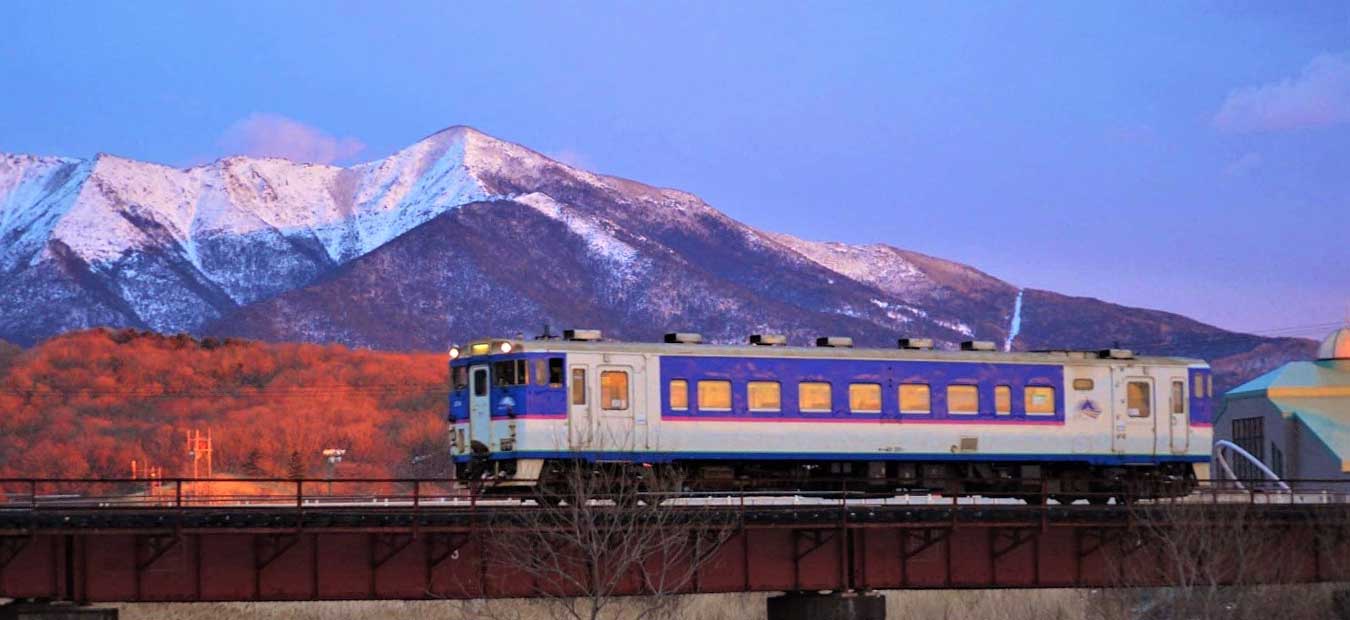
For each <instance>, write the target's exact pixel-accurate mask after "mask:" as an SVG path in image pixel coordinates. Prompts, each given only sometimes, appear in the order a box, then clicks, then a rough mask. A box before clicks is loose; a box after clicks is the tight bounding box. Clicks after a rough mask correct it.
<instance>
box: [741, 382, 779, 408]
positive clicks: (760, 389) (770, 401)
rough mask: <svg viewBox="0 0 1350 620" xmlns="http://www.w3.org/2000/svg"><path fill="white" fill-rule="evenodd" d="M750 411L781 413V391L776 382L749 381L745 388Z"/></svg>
mask: <svg viewBox="0 0 1350 620" xmlns="http://www.w3.org/2000/svg"><path fill="white" fill-rule="evenodd" d="M745 391H746V395H748V396H749V397H750V410H751V411H781V410H782V409H783V393H782V392H783V389H782V386H781V385H779V384H778V382H777V381H751V382H749V383H747V384H746V386H745Z"/></svg>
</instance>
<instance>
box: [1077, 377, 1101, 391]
mask: <svg viewBox="0 0 1350 620" xmlns="http://www.w3.org/2000/svg"><path fill="white" fill-rule="evenodd" d="M1095 385H1096V384H1094V383H1093V382H1092V379H1081V378H1080V379H1074V380H1073V389H1075V390H1079V391H1082V392H1086V391H1088V390H1091V389H1092V388H1093V387H1095Z"/></svg>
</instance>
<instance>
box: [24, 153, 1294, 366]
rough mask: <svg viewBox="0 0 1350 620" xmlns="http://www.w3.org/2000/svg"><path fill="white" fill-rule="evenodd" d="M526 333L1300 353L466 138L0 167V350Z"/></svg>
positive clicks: (399, 342)
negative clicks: (728, 209) (800, 229)
mask: <svg viewBox="0 0 1350 620" xmlns="http://www.w3.org/2000/svg"><path fill="white" fill-rule="evenodd" d="M544 324H549V325H552V326H554V327H555V328H557V327H561V326H576V325H585V326H596V327H601V328H604V329H606V330H608V331H609V332H610V334H611V335H613V336H615V337H623V338H644V339H646V338H654V337H656V336H658V335H659V334H660V333H661V332H663V331H666V330H671V329H680V330H693V331H701V332H703V333H704V334H705V335H707V336H709V337H711V338H714V339H718V340H726V341H736V340H741V339H743V338H744V337H745V335H746V334H748V333H750V332H752V331H771V332H782V333H786V334H788V335H789V336H790V337H792V338H795V339H798V340H805V339H806V338H809V337H812V336H815V335H820V334H826V333H830V334H849V335H853V336H854V337H855V338H856V339H857V340H859V342H860V343H864V344H884V343H892V344H893V342H894V338H895V337H896V336H897V335H926V336H932V337H935V338H937V339H938V340H940V341H943V342H947V343H952V342H955V341H958V340H965V339H969V338H982V339H991V340H997V341H999V342H1000V343H1006V345H1007V346H1008V347H1010V348H1041V347H1048V346H1059V347H1065V346H1073V347H1086V346H1104V345H1109V344H1113V343H1120V344H1122V345H1123V346H1130V345H1131V344H1132V343H1134V344H1137V345H1140V346H1139V348H1141V349H1145V350H1153V351H1165V352H1179V353H1188V354H1192V355H1198V356H1205V357H1216V356H1220V355H1214V354H1222V356H1231V355H1237V354H1243V353H1246V352H1248V351H1251V350H1252V349H1254V348H1255V347H1257V346H1265V347H1266V348H1267V349H1266V350H1270V347H1272V346H1274V347H1275V348H1276V349H1277V350H1280V351H1288V352H1290V354H1291V355H1292V354H1295V353H1296V352H1301V351H1302V348H1305V347H1306V346H1309V345H1307V343H1305V342H1304V341H1298V340H1288V341H1271V340H1270V339H1263V338H1258V337H1255V336H1246V335H1241V334H1233V333H1230V332H1226V331H1223V330H1220V329H1218V328H1214V327H1211V326H1207V325H1203V324H1200V323H1197V322H1194V321H1190V320H1189V319H1185V318H1184V317H1179V316H1176V315H1172V314H1167V313H1161V312H1154V311H1148V310H1136V309H1130V308H1123V307H1120V306H1114V305H1111V304H1107V303H1104V302H1100V301H1097V300H1088V299H1079V298H1070V297H1064V296H1061V295H1057V294H1055V293H1050V292H1046V291H1035V290H1021V289H1019V288H1018V287H1016V286H1014V285H1011V284H1008V283H1006V282H1003V281H1001V280H998V279H997V278H994V277H992V276H989V275H987V274H985V273H982V272H980V271H978V270H975V269H973V268H971V267H968V266H965V265H962V264H960V263H956V262H952V261H947V260H943V259H939V258H934V257H930V256H925V255H922V254H918V253H915V252H910V251H906V250H902V249H899V248H894V247H891V246H887V245H866V246H855V245H847V244H840V243H822V242H813V241H804V240H801V239H798V238H795V237H791V236H788V235H783V234H778V233H771V232H765V231H760V230H756V229H754V228H751V227H749V226H746V225H745V224H742V223H740V222H737V221H735V220H732V219H731V218H728V217H727V216H725V215H723V214H722V213H721V212H719V211H717V210H715V209H713V208H712V207H710V206H708V205H707V204H705V203H704V202H703V201H701V200H699V199H698V198H697V197H696V196H693V195H691V194H688V193H685V192H680V191H676V190H670V189H660V188H654V187H650V186H646V185H643V184H640V183H636V182H633V181H628V180H624V179H619V178H616V177H609V176H603V175H597V174H593V173H590V172H587V171H584V170H580V169H577V168H574V167H571V166H567V165H565V164H562V163H559V162H556V161H553V160H551V159H549V158H547V157H544V156H543V155H540V154H538V153H535V152H534V151H531V150H529V149H527V148H525V147H522V146H519V145H516V144H512V143H509V142H505V141H502V140H498V139H495V138H492V137H490V136H487V135H484V134H482V133H480V132H478V131H475V130H473V129H470V128H467V127H453V128H450V129H447V130H444V131H442V132H439V133H436V134H434V135H432V136H430V137H428V138H426V139H424V140H422V141H420V142H418V143H416V144H414V145H412V146H410V147H408V148H406V149H403V150H401V151H399V152H397V153H395V154H393V155H391V156H389V157H387V158H385V159H382V160H378V161H373V162H369V163H365V164H361V165H357V166H352V167H349V168H340V167H334V166H321V165H310V164H300V163H295V162H290V161H285V160H280V159H252V158H243V157H231V158H227V159H222V160H220V161H217V162H214V163H211V164H208V165H204V166H197V167H193V168H188V169H185V170H184V169H175V168H170V167H165V166H160V165H156V164H149V163H143V162H137V161H132V160H127V159H123V158H119V157H115V156H110V155H99V156H98V157H95V158H94V159H91V160H75V159H65V158H50V157H33V156H27V155H0V338H3V339H6V340H10V341H14V342H18V343H21V344H30V343H33V342H35V341H38V340H41V339H43V338H46V337H48V336H51V335H54V334H56V333H60V332H62V331H66V330H69V329H75V328H81V327H88V326H94V325H112V326H132V327H143V328H148V329H154V330H157V331H170V332H173V331H188V332H194V333H211V334H223V335H242V336H252V337H261V338H268V339H276V340H311V341H340V342H344V343H347V344H353V345H360V346H372V347H381V348H440V347H443V346H445V345H446V344H447V343H449V342H451V341H455V340H463V339H466V338H470V337H474V336H478V335H482V334H488V333H497V334H500V333H512V334H513V333H516V332H524V333H527V334H533V333H536V332H538V331H539V330H540V329H541V327H542V326H543V325H544ZM1247 363H1248V364H1249V363H1250V360H1247Z"/></svg>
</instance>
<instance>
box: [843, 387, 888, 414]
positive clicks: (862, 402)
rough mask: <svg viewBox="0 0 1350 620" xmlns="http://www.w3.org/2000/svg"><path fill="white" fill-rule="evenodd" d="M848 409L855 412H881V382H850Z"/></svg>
mask: <svg viewBox="0 0 1350 620" xmlns="http://www.w3.org/2000/svg"><path fill="white" fill-rule="evenodd" d="M848 409H849V411H852V412H853V413H881V384H880V383H851V384H849V386H848Z"/></svg>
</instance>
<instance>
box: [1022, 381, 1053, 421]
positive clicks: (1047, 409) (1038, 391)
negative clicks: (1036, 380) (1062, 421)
mask: <svg viewBox="0 0 1350 620" xmlns="http://www.w3.org/2000/svg"><path fill="white" fill-rule="evenodd" d="M1024 394H1025V395H1026V396H1025V398H1026V406H1027V415H1055V388H1052V387H1049V386H1045V385H1028V386H1027V388H1026V390H1025V392H1024Z"/></svg>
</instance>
